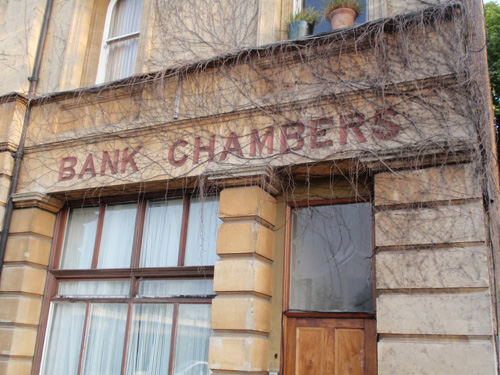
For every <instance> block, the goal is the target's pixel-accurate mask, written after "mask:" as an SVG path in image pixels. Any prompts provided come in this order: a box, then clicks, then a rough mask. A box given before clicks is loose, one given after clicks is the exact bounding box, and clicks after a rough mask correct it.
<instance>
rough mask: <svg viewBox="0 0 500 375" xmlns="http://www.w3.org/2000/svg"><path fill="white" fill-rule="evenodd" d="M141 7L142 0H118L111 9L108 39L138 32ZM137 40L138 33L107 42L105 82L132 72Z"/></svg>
mask: <svg viewBox="0 0 500 375" xmlns="http://www.w3.org/2000/svg"><path fill="white" fill-rule="evenodd" d="M142 8H143V0H118V1H117V2H116V5H115V7H114V9H113V14H112V17H111V24H110V28H109V35H108V39H111V38H116V37H120V36H123V35H127V34H132V33H139V32H140V29H141V18H142ZM138 42H139V34H137V35H134V36H131V37H130V38H127V39H125V40H117V41H109V42H108V43H107V48H108V59H107V64H106V76H105V81H106V82H107V81H112V80H115V79H120V78H124V77H127V76H130V75H132V74H134V70H135V62H136V60H137V46H138Z"/></svg>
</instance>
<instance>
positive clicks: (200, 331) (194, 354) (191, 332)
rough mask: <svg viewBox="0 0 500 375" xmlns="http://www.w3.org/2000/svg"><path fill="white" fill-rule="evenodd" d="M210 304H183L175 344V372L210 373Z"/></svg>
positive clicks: (200, 374)
mask: <svg viewBox="0 0 500 375" xmlns="http://www.w3.org/2000/svg"><path fill="white" fill-rule="evenodd" d="M210 307H211V306H210V305H201V304H200V305H195V304H189V305H188V304H181V305H179V318H178V322H177V334H176V338H175V340H176V344H175V361H174V374H175V373H183V372H182V371H184V373H188V374H190V373H193V374H196V375H198V374H199V375H208V373H209V371H208V364H207V361H208V342H209V339H210V335H211V334H212V330H211V329H210Z"/></svg>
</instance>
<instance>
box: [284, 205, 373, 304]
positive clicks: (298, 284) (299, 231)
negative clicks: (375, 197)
mask: <svg viewBox="0 0 500 375" xmlns="http://www.w3.org/2000/svg"><path fill="white" fill-rule="evenodd" d="M291 245H292V246H291V264H290V309H292V310H304V311H349V312H371V311H373V292H372V218H371V205H370V204H369V203H355V204H344V205H330V206H313V207H305V208H297V209H294V210H293V212H292V244H291Z"/></svg>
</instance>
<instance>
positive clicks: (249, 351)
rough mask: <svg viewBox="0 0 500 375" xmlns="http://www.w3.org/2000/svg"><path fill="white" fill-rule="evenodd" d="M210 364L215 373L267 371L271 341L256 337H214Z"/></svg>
mask: <svg viewBox="0 0 500 375" xmlns="http://www.w3.org/2000/svg"><path fill="white" fill-rule="evenodd" d="M208 362H209V367H210V369H211V370H215V371H217V370H224V371H235V372H238V371H241V372H252V371H253V372H264V371H267V370H268V367H269V340H268V339H267V338H265V337H261V336H255V335H242V336H240V335H234V336H227V337H224V336H212V337H211V338H210V351H209V354H208Z"/></svg>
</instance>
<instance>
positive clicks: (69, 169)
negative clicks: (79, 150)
mask: <svg viewBox="0 0 500 375" xmlns="http://www.w3.org/2000/svg"><path fill="white" fill-rule="evenodd" d="M67 162H69V164H70V165H69V166H66V165H65V164H66V163H67ZM76 162H77V160H76V158H75V157H74V156H70V157H67V158H63V159H61V166H60V167H59V180H58V181H67V180H71V179H72V178H73V177H75V166H76ZM66 172H68V173H69V174H68V175H66V176H63V175H64V173H66Z"/></svg>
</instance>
